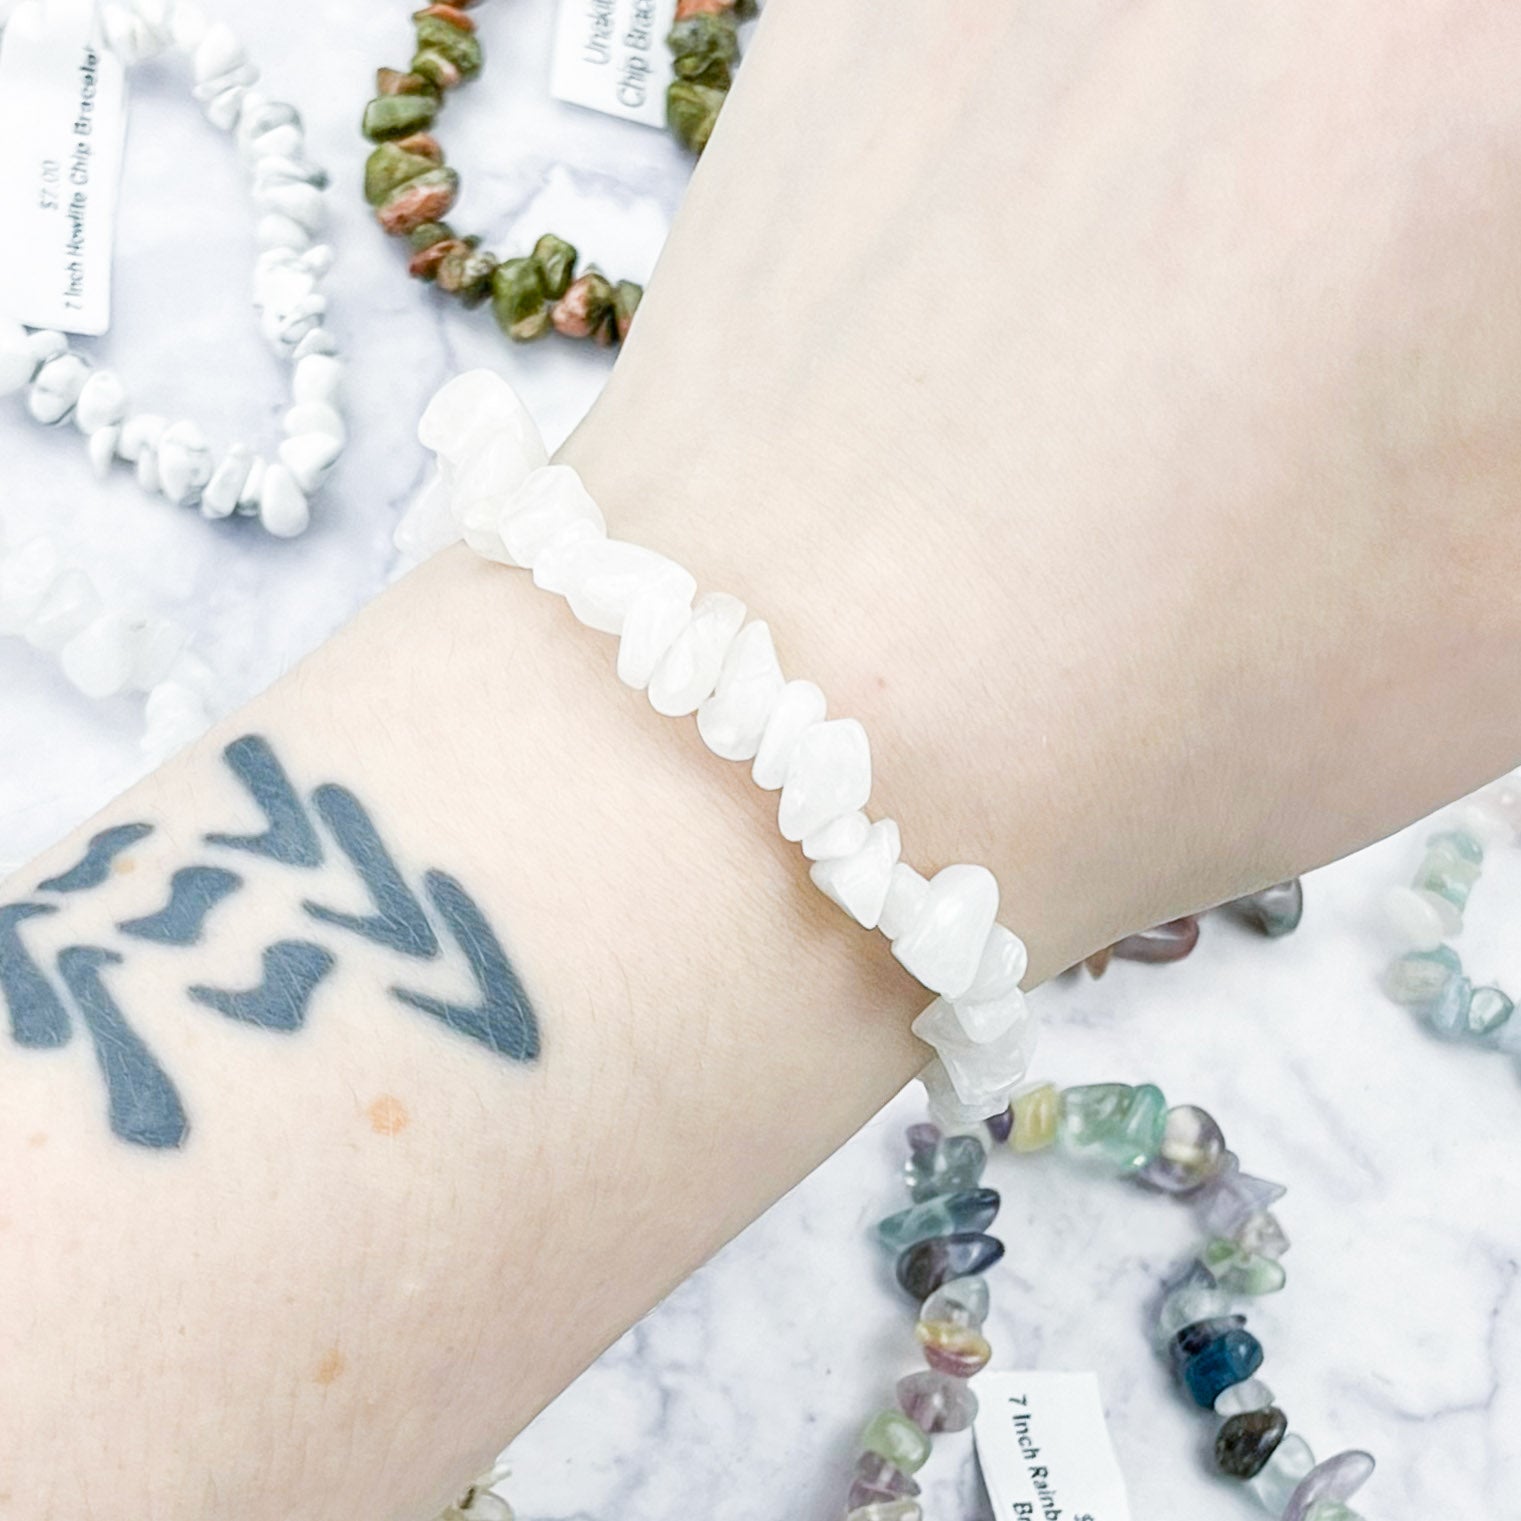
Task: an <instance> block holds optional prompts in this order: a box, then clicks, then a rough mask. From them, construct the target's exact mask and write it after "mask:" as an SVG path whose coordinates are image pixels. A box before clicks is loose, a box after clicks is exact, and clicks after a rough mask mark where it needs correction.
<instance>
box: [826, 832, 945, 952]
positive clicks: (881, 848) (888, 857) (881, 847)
mask: <svg viewBox="0 0 1521 1521" xmlns="http://www.w3.org/2000/svg"><path fill="white" fill-rule="evenodd" d="M830 827H831V828H834V827H835V826H834V825H831V826H830ZM803 848H804V849H805V850H806V849H807V848H808V842H807V841H804V847H803ZM902 848H903V842H902V839H901V837H900V835H899V833H898V826H897V823H896V822H895V821H894V820H892V819H878V820H877V821H876V823H875V824H873V825H872V826H871V828H870V829H869V830H868V831H867V834H866V839H865V841H864V843H863V844H862V845H861V846H860V847H859V848H858V849H857V850H855V851H854V852H852V854H850V855H848V856H822V857H820V858H819V859H818V860H817V861H815V862H814V864H813V865H812V866H811V867H810V868H809V870H808V875H809V876H810V877H811V878H812V879H813V885H814V886H815V887H817V888H818V890H819V891H820V892H821V893H823V894H824V896H825V897H827V898H829V899H831V900H832V901H833V902H835V903H837V904H838V905H839V906H840V907H841V908H842V909H844V910H845V912H846V913H847V914H849V915H850V917H851V918H852V919H854V920H855V921H856V923H857V924H859V925H860V926H861V927H862V928H863V929H875V928H876V927H877V921H878V919H880V918H881V915H882V908H883V905H884V904H885V903H886V902H887V893H888V886H889V884H890V883H891V881H892V877H893V871H894V868H895V867H896V866H897V865H898V864H899V862H898V856H899V853H900V852H901V850H902ZM915 875H917V873H915ZM920 880H921V881H923V878H920Z"/></svg>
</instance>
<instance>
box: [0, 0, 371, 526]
mask: <svg viewBox="0 0 1521 1521" xmlns="http://www.w3.org/2000/svg"><path fill="white" fill-rule="evenodd" d="M35 9H36V8H35V7H34V6H30V5H27V4H23V5H21V6H19V7H17V8H16V9H15V12H14V14H13V15H11V16H10V19H9V21H8V22H5V23H4V24H6V25H8V26H26V25H30V24H33V21H32V17H31V15H29V13H33V14H34V13H35ZM3 12H4V8H3V7H0V21H3V20H4V14H3ZM99 16H100V29H101V32H102V34H103V41H104V46H105V47H107V48H109V49H110V50H111V51H112V52H113V53H115V54H116V55H117V56H118V57H119V58H120V59H121V60H122V62H123V63H124V64H126V65H128V66H131V65H133V64H137V63H141V62H144V61H145V60H147V59H149V58H152V57H155V56H156V55H158V54H160V53H162V52H165V51H170V52H177V53H179V54H181V55H183V56H184V57H185V58H186V59H187V60H188V62H189V67H190V74H191V78H192V81H193V82H192V87H191V93H192V94H193V95H194V97H195V99H196V100H197V101H198V102H199V104H200V106H201V110H202V112H203V114H204V115H205V117H206V119H207V120H208V121H209V122H210V123H211V124H212V125H213V126H214V127H217V128H219V129H220V130H221V131H224V132H228V133H230V134H231V135H232V137H233V138H234V140H235V142H236V144H237V147H238V151H239V154H240V155H241V157H242V159H243V161H244V164H245V165H246V167H247V169H248V173H249V177H250V182H251V194H252V198H253V202H254V206H255V210H256V213H257V220H256V225H255V237H256V241H257V243H258V246H259V249H260V252H259V254H258V257H257V261H256V263H255V267H254V276H253V298H254V305H255V308H256V309H257V312H258V317H259V330H260V332H261V334H262V335H263V337H264V339H265V341H266V342H267V343H268V344H269V346H270V347H271V348H272V349H273V350H274V352H275V353H276V355H278V356H279V357H280V358H281V359H283V360H285V361H286V362H287V363H288V364H289V365H290V366H291V390H292V393H293V394H292V400H293V403H294V405H293V406H291V407H290V408H289V409H288V410H287V411H286V413H285V415H284V417H283V419H282V429H283V432H284V434H285V437H284V439H283V440H282V441H281V443H280V444H279V445H278V446H277V447H276V449H275V450H274V454H273V457H272V458H266V457H265V456H263V455H261V454H259V453H257V452H255V450H254V449H253V448H252V447H250V446H249V445H247V444H244V443H234V444H232V445H230V446H229V447H228V448H226V449H225V450H222V451H220V452H217V451H215V450H213V448H212V446H211V444H210V443H209V442H208V441H207V439H206V436H205V434H204V433H202V431H201V429H200V428H199V426H197V424H196V423H194V422H192V421H190V420H189V419H179V420H174V419H172V418H167V417H163V416H159V415H158V414H155V413H150V412H138V411H135V410H134V409H133V408H132V406H131V404H130V400H129V397H128V392H127V388H126V385H125V384H124V383H123V381H122V380H121V379H120V378H119V377H118V376H117V375H116V374H115V373H114V372H112V371H111V370H106V369H96V368H94V367H92V365H91V364H90V361H89V360H88V359H87V358H86V357H85V355H84V354H82V353H81V352H79V350H78V349H76V348H75V347H74V346H73V345H72V344H71V343H70V342H69V340H68V338H66V337H65V336H64V335H63V334H62V333H58V332H53V331H51V330H47V329H28V328H24V327H22V326H20V325H19V324H18V323H15V322H12V321H10V320H9V319H7V318H3V317H0V396H4V395H7V394H10V393H12V392H17V391H20V392H24V393H25V402H26V409H27V411H28V413H29V414H30V415H31V416H32V417H33V418H34V419H35V420H36V421H37V422H40V423H43V424H47V425H52V424H61V423H65V422H69V421H72V422H73V424H74V426H75V427H76V428H77V429H78V430H79V432H80V433H81V434H82V435H83V437H84V438H85V440H86V447H87V449H88V452H89V457H90V463H91V464H92V466H93V467H94V469H95V472H96V474H97V475H98V476H100V477H102V478H104V476H105V475H106V474H107V472H108V471H109V470H110V468H111V465H112V463H113V462H114V461H117V460H120V461H124V462H126V463H127V464H130V465H131V466H132V467H133V469H134V470H135V472H136V475H137V481H138V484H139V485H140V486H141V487H142V488H143V490H144V491H146V492H148V493H149V494H150V495H155V494H156V495H160V496H163V497H165V498H167V499H168V500H169V501H170V502H171V503H172V504H174V505H175V506H184V507H198V508H199V509H200V512H201V515H202V516H203V517H207V518H225V517H229V516H232V515H234V514H236V515H238V516H240V517H257V518H258V520H259V522H260V524H261V525H262V526H263V527H264V528H265V529H267V530H268V531H269V532H270V533H271V534H274V535H275V536H277V537H279V538H292V537H294V536H295V535H297V534H300V533H302V532H304V531H305V529H306V527H307V524H308V523H309V522H310V520H311V512H310V507H309V499H310V497H311V496H312V495H313V493H314V492H315V491H316V490H317V489H318V487H319V486H321V484H322V482H323V481H324V480H325V479H326V477H327V475H328V473H329V472H330V471H331V469H332V467H333V465H334V464H335V462H336V461H337V459H338V456H339V454H340V453H341V452H342V449H343V445H344V441H345V438H346V430H345V426H344V422H343V418H342V415H341V413H340V411H339V407H340V405H341V401H340V391H341V385H342V379H343V365H342V363H341V361H340V360H338V359H337V358H336V357H335V355H336V351H337V345H336V343H335V342H334V340H333V337H332V334H331V333H330V332H329V330H328V328H327V326H326V321H325V319H326V313H327V298H326V297H325V296H324V295H322V294H321V292H320V290H319V288H318V287H319V285H320V283H321V280H322V277H323V276H324V275H325V274H326V273H327V271H328V269H329V268H330V267H331V264H332V249H331V248H330V247H328V246H327V245H326V244H319V243H317V242H316V241H315V237H314V235H315V233H316V232H317V230H318V229H319V228H320V227H321V226H322V223H323V220H324V218H325V215H326V204H325V203H326V196H325V190H326V186H327V175H326V173H325V172H324V171H323V170H322V169H320V168H318V167H317V166H316V165H314V164H312V163H311V162H310V161H309V160H308V159H307V157H306V135H305V132H304V130H303V128H302V125H301V118H300V115H299V114H298V113H297V111H296V109H295V108H294V107H293V106H289V105H286V104H285V103H284V102H283V101H276V100H271V99H269V97H268V96H266V95H263V94H261V93H260V92H259V90H258V89H257V88H256V85H257V82H258V78H259V71H258V70H257V69H256V68H255V67H254V66H253V64H251V63H250V62H249V61H248V55H247V53H246V51H245V50H244V47H243V44H242V43H241V42H240V41H239V40H238V38H237V37H236V36H235V35H234V33H233V32H232V31H231V30H230V29H229V28H228V27H227V26H225V25H224V24H222V23H221V22H216V23H211V22H209V21H208V20H207V17H206V15H205V13H204V12H203V11H202V10H201V8H200V6H199V5H196V4H194V3H192V0H177V3H176V0H135V3H133V4H131V5H128V4H124V3H116V0H111V3H107V4H104V5H102V6H101V7H100V12H99Z"/></svg>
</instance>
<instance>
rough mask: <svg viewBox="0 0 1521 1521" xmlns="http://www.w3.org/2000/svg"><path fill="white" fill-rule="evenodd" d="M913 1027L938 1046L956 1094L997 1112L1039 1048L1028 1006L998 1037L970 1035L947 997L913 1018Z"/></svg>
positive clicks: (931, 1043) (968, 1101) (927, 1041)
mask: <svg viewBox="0 0 1521 1521" xmlns="http://www.w3.org/2000/svg"><path fill="white" fill-rule="evenodd" d="M913 1031H914V1034H915V1035H917V1036H918V1037H919V1039H920V1040H922V1041H924V1042H925V1043H926V1044H927V1045H931V1046H933V1047H934V1048H935V1054H936V1055H937V1056H938V1057H939V1058H940V1060H941V1063H942V1064H943V1065H944V1067H945V1071H946V1075H947V1076H948V1077H949V1078H950V1080H951V1086H952V1087H953V1088H954V1089H955V1090H956V1097H957V1098H958V1099H960V1101H961V1102H962V1103H963V1104H973V1105H980V1104H994V1105H995V1106H996V1107H994V1108H993V1109H992V1110H991V1111H990V1112H991V1113H994V1114H996V1113H997V1112H998V1109H999V1108H1001V1107H1003V1104H1006V1103H1007V1102H1008V1099H1007V1095H1008V1093H1009V1090H1010V1089H1012V1088H1014V1087H1015V1086H1016V1085H1017V1084H1018V1083H1019V1081H1020V1079H1021V1078H1023V1077H1024V1075H1025V1073H1026V1072H1027V1071H1028V1070H1029V1066H1030V1057H1031V1055H1032V1054H1033V1052H1034V1048H1035V1021H1034V1020H1033V1019H1032V1018H1030V1015H1029V1011H1028V1010H1025V1011H1024V1013H1023V1017H1021V1018H1018V1019H1016V1020H1015V1021H1014V1022H1013V1023H1012V1024H1010V1025H1008V1026H1007V1027H1006V1028H1005V1029H1004V1030H1003V1031H1002V1032H1001V1033H1000V1034H999V1035H998V1036H997V1037H996V1038H995V1039H993V1040H988V1041H982V1042H978V1041H973V1040H969V1039H968V1038H967V1035H966V1032H965V1031H964V1030H963V1029H962V1028H961V1024H960V1022H959V1021H958V1020H957V1018H956V1011H955V1009H954V1008H953V1007H952V1006H951V1005H950V1004H949V1003H947V1002H946V1001H945V999H943V998H937V999H936V1000H935V1001H934V1003H932V1004H931V1005H930V1006H929V1007H928V1008H927V1009H926V1010H925V1011H924V1012H923V1013H922V1014H921V1015H920V1016H919V1017H918V1018H917V1019H916V1020H915V1021H914V1023H913ZM999 1100H1002V1102H1001V1103H1000V1102H999Z"/></svg>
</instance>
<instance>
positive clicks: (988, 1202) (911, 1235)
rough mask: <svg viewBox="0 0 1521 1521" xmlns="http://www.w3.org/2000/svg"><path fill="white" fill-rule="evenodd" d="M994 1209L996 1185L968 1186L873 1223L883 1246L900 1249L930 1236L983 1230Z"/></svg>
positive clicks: (996, 1210) (995, 1204)
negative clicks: (987, 1186)
mask: <svg viewBox="0 0 1521 1521" xmlns="http://www.w3.org/2000/svg"><path fill="white" fill-rule="evenodd" d="M997 1213H998V1191H997V1190H996V1189H992V1188H968V1189H963V1190H962V1191H961V1192H960V1193H955V1194H939V1195H937V1196H936V1197H935V1198H933V1199H926V1200H925V1201H924V1202H923V1203H922V1204H914V1205H911V1206H910V1207H909V1208H908V1209H903V1210H899V1211H898V1213H897V1214H895V1215H889V1216H888V1217H887V1218H886V1219H885V1220H881V1221H879V1222H878V1223H877V1236H878V1237H879V1239H880V1240H881V1242H882V1244H883V1246H886V1247H890V1248H891V1249H892V1250H893V1251H895V1252H901V1251H902V1250H903V1249H904V1247H907V1246H913V1245H914V1244H915V1243H916V1242H919V1241H928V1240H929V1239H930V1238H931V1237H932V1236H950V1235H954V1234H955V1233H956V1232H957V1231H981V1230H986V1229H987V1228H988V1226H990V1225H991V1224H992V1223H993V1219H994V1217H995V1216H996V1215H997Z"/></svg>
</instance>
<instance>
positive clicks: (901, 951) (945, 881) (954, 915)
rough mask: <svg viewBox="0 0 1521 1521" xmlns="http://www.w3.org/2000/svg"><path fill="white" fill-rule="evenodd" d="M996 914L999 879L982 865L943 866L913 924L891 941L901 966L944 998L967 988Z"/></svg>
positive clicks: (953, 996)
mask: <svg viewBox="0 0 1521 1521" xmlns="http://www.w3.org/2000/svg"><path fill="white" fill-rule="evenodd" d="M997 917H998V879H997V878H996V877H995V876H994V875H993V873H992V872H990V871H989V870H988V869H987V867H986V866H947V867H945V868H943V869H942V870H940V871H937V872H936V873H935V875H934V876H933V877H932V878H931V879H930V884H929V891H928V893H927V894H926V896H925V900H924V903H923V905H922V906H921V907H920V910H919V912H918V914H917V915H915V917H914V920H913V923H912V924H910V925H909V927H908V928H907V929H906V930H904V931H903V932H902V933H901V934H899V935H897V936H895V937H894V939H893V955H894V956H896V957H897V958H898V960H899V962H901V963H902V965H903V967H904V969H905V970H906V971H908V972H909V973H910V974H911V975H912V976H914V977H917V978H918V979H919V981H920V982H922V983H923V984H924V985H925V987H927V988H929V989H930V990H931V991H932V992H935V993H939V994H940V996H941V997H942V998H959V997H960V996H961V995H962V994H963V993H965V992H966V990H967V989H968V988H969V987H971V985H972V979H973V978H974V977H976V975H977V968H978V966H979V965H980V963H981V961H982V950H983V947H984V946H985V945H986V944H987V940H988V932H989V931H990V930H991V929H992V928H993V921H994V920H995V919H996V918H997Z"/></svg>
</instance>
